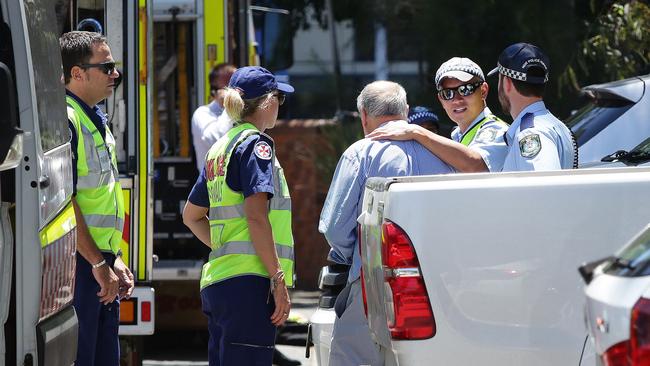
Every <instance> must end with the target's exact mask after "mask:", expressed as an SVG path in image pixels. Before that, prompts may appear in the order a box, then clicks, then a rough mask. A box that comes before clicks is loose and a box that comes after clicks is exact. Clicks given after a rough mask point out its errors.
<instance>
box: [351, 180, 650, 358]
mask: <svg viewBox="0 0 650 366" xmlns="http://www.w3.org/2000/svg"><path fill="white" fill-rule="evenodd" d="M648 222H650V169H649V168H622V169H599V170H598V169H586V170H579V171H576V170H573V171H557V172H533V173H503V174H465V175H448V176H424V177H402V178H372V179H370V180H368V182H367V184H366V191H365V194H364V200H363V212H362V214H361V216H360V217H359V223H360V225H361V226H360V228H361V229H360V230H361V233H360V238H361V247H362V250H361V252H362V253H361V254H362V257H363V281H364V282H363V284H364V291H365V299H366V306H367V314H368V319H369V323H370V327H371V331H372V333H373V337H374V339H375V340H376V341H377V342H378V343H379V344H380V345H381V348H382V351H383V352H384V353H385V356H386V364H387V365H400V366H409V365H424V364H431V365H433V364H436V365H479V364H480V365H579V364H581V365H586V364H594V363H595V360H594V358H593V357H591V358H590V357H588V356H589V355H588V354H587V353H588V352H585V355H584V356H585V357H584V359H583V357H582V356H583V352H584V346H585V344H586V343H587V342H586V335H587V333H586V330H585V325H584V320H583V319H584V315H583V307H584V303H585V300H584V293H583V287H584V285H583V283H582V280H581V278H580V276H579V274H578V271H577V268H578V266H579V265H580V264H582V263H584V262H587V261H591V260H594V259H597V258H602V257H605V256H607V255H609V254H611V253H612V252H613V251H614V250H615V249H617V248H619V247H620V246H621V245H622V244H623V243H624V242H625V241H626V240H627V239H629V238H630V237H631V236H632V235H633V234H634V233H636V232H638V231H639V230H640V229H641V228H643V227H644V226H645V225H646V224H647V223H648Z"/></svg>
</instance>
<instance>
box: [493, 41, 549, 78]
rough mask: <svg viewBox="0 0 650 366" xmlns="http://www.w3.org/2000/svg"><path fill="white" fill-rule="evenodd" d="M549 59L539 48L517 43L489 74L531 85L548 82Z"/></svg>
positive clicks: (503, 54) (507, 50) (509, 48)
mask: <svg viewBox="0 0 650 366" xmlns="http://www.w3.org/2000/svg"><path fill="white" fill-rule="evenodd" d="M549 65H550V62H549V59H548V56H546V54H544V52H543V51H542V50H541V49H540V48H539V47H537V46H535V45H532V44H530V43H524V42H520V43H515V44H512V45H510V46H508V47H506V49H504V50H503V52H501V55H499V61H498V62H497V67H495V68H494V69H493V70H492V71H490V72H488V74H487V75H488V76H492V75H495V74H497V73H499V74H501V75H504V76H507V77H509V78H511V79H514V80H519V81H524V82H527V83H531V84H544V83H546V82H548V75H549Z"/></svg>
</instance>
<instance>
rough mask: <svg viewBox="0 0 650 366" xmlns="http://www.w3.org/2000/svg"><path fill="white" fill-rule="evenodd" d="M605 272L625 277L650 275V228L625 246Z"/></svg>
mask: <svg viewBox="0 0 650 366" xmlns="http://www.w3.org/2000/svg"><path fill="white" fill-rule="evenodd" d="M604 272H605V273H607V274H611V275H617V276H624V277H639V276H648V275H650V226H648V227H647V228H646V229H645V230H644V231H643V232H642V233H641V234H640V235H638V236H637V237H636V238H635V239H634V240H633V241H632V242H631V243H630V244H628V245H627V246H625V247H624V248H623V249H622V250H621V251H620V252H619V253H618V254H617V256H616V260H613V261H611V262H610V263H609V264H608V265H607V266H606V267H605V268H604Z"/></svg>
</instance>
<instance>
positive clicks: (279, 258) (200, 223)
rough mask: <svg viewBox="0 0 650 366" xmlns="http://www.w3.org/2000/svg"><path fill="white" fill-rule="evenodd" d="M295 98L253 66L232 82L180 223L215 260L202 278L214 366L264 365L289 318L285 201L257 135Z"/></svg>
mask: <svg viewBox="0 0 650 366" xmlns="http://www.w3.org/2000/svg"><path fill="white" fill-rule="evenodd" d="M293 90H294V89H293V87H291V86H290V85H288V84H284V83H279V82H277V80H276V78H275V76H274V75H273V74H272V73H270V72H269V71H268V70H266V69H264V68H262V67H258V66H249V67H243V68H240V69H238V70H237V71H236V72H235V73H234V74H233V75H232V78H231V79H230V83H229V86H228V88H226V90H225V97H224V106H225V110H226V113H228V115H229V116H230V117H231V118H232V120H233V121H235V125H234V126H233V128H232V129H230V130H229V131H228V132H227V133H226V135H225V136H224V137H222V138H221V139H219V140H218V141H217V142H216V143H215V144H214V145H212V147H211V148H210V150H209V151H208V153H207V154H206V156H205V160H206V164H205V166H204V168H203V170H202V173H201V175H200V176H199V178H198V180H197V182H196V184H195V185H194V187H193V188H192V191H191V192H190V195H189V197H188V200H187V203H186V205H185V208H184V210H183V222H184V223H185V224H186V225H187V226H188V227H189V228H190V230H191V231H192V232H193V233H194V235H196V237H197V238H198V239H199V240H201V241H202V242H203V243H204V244H205V245H207V246H208V247H210V249H211V250H212V252H211V253H210V259H209V261H208V262H207V263H206V264H205V265H204V266H203V272H202V275H201V302H202V307H203V312H204V313H205V314H206V316H207V317H208V330H209V333H210V340H209V343H208V354H209V364H210V365H211V366H214V365H270V364H271V362H272V359H273V350H274V346H275V334H276V327H278V326H280V325H282V324H284V322H285V321H286V320H287V318H288V316H289V310H290V309H291V302H290V299H289V294H288V291H287V287H288V286H289V287H290V286H293V281H294V276H293V235H292V229H291V198H290V196H289V188H288V186H287V181H286V179H285V177H284V174H283V172H282V167H281V166H280V164H279V162H278V160H277V158H276V156H275V146H274V142H273V139H271V137H270V136H268V135H267V134H265V133H264V131H265V130H266V129H269V128H273V126H274V125H275V122H276V120H277V117H278V109H279V107H280V105H281V104H282V103H283V102H284V99H285V95H286V93H292V92H293Z"/></svg>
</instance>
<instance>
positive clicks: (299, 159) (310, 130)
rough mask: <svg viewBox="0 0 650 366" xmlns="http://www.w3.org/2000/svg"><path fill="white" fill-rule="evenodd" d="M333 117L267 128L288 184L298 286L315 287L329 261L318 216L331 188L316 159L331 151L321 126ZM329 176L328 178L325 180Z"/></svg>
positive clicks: (292, 122) (327, 247)
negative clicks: (323, 176)
mask: <svg viewBox="0 0 650 366" xmlns="http://www.w3.org/2000/svg"><path fill="white" fill-rule="evenodd" d="M331 123H332V122H331V121H330V120H290V121H278V123H277V124H276V126H275V127H274V128H273V129H270V130H267V131H266V132H267V133H268V134H269V135H271V136H272V137H273V140H274V141H275V147H276V154H277V156H278V159H279V160H280V163H281V164H282V168H283V169H284V174H285V176H286V178H287V182H288V184H289V190H290V191H291V200H292V216H293V236H294V241H295V248H294V250H295V257H296V274H297V276H298V281H297V282H296V287H297V288H298V289H316V288H317V286H318V273H319V272H320V269H321V267H322V266H324V265H326V264H327V261H326V257H327V252H328V251H329V245H327V242H326V241H325V238H324V237H323V236H322V235H321V234H320V233H319V232H318V219H319V217H320V212H321V209H322V208H323V202H324V201H325V197H326V196H327V189H328V188H329V184H330V182H329V178H322V177H321V176H322V174H321V173H319V171H318V169H317V167H316V164H317V163H316V162H317V159H319V156H320V155H321V152H322V151H329V148H328V143H327V141H326V139H324V138H323V134H322V131H321V129H322V127H323V126H326V125H329V124H331ZM325 180H326V181H325Z"/></svg>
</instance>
